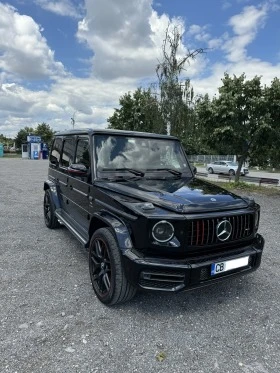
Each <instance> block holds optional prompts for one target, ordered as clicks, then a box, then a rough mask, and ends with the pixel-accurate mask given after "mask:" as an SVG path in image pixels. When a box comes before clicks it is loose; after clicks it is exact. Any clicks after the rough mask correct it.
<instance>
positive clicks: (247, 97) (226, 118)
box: [197, 74, 273, 181]
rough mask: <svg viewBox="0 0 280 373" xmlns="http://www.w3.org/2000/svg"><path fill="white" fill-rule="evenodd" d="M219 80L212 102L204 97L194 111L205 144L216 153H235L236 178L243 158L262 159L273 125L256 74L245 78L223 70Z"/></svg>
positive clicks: (259, 161) (259, 79) (237, 178)
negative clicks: (217, 93)
mask: <svg viewBox="0 0 280 373" xmlns="http://www.w3.org/2000/svg"><path fill="white" fill-rule="evenodd" d="M222 82H223V85H222V86H221V87H220V88H219V97H218V98H216V97H214V98H213V100H212V102H211V101H210V100H209V98H207V97H205V98H204V99H203V100H201V102H200V103H199V105H198V110H197V112H198V115H199V118H200V122H203V123H204V125H205V131H204V141H205V142H206V144H207V145H209V146H210V147H212V148H213V149H215V150H216V151H218V152H220V153H224V152H226V154H230V153H231V154H235V155H236V157H237V161H238V169H237V172H236V175H235V181H238V180H239V175H240V170H241V167H242V164H243V162H244V161H245V160H246V159H248V158H249V159H250V160H253V161H254V162H255V163H259V164H260V163H264V157H263V152H264V151H266V149H267V147H268V146H269V144H270V142H271V141H272V134H273V126H272V123H271V122H270V121H269V118H270V114H269V111H268V106H267V98H266V96H265V90H264V88H263V87H262V86H261V78H260V77H258V76H256V77H254V78H253V79H252V80H246V77H245V74H242V75H241V76H240V77H237V76H235V75H234V76H233V78H231V77H230V76H229V75H228V74H225V75H224V78H223V79H222Z"/></svg>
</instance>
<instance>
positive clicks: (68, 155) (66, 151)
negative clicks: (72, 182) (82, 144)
mask: <svg viewBox="0 0 280 373" xmlns="http://www.w3.org/2000/svg"><path fill="white" fill-rule="evenodd" d="M74 153H75V139H74V138H73V137H69V138H66V139H65V140H64V142H63V150H62V158H61V165H62V166H63V167H69V166H70V165H71V164H72V163H73V160H74Z"/></svg>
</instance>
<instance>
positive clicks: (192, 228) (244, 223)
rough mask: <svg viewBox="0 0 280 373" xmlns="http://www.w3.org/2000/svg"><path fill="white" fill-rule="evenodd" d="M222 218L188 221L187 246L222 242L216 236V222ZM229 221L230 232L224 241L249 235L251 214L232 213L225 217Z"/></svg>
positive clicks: (251, 222) (251, 221)
mask: <svg viewBox="0 0 280 373" xmlns="http://www.w3.org/2000/svg"><path fill="white" fill-rule="evenodd" d="M222 220H224V218H222V217H220V218H212V219H194V220H192V221H189V222H188V229H187V242H188V245H189V246H207V245H215V244H218V243H222V241H220V240H219V239H218V237H217V233H216V227H217V224H218V223H219V222H220V221H222ZM225 220H228V221H229V222H230V223H231V226H232V232H231V235H230V237H229V238H228V239H227V240H226V241H224V242H230V241H236V240H240V239H242V238H246V237H249V236H250V235H251V234H252V233H253V224H254V221H253V215H252V214H242V215H232V216H228V217H226V218H225Z"/></svg>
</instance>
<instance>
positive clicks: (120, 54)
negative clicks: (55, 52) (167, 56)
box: [77, 0, 183, 79]
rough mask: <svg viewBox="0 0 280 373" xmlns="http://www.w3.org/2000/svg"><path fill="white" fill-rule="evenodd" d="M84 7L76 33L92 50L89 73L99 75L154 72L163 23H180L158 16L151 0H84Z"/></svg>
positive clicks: (166, 24) (162, 35) (135, 74)
mask: <svg viewBox="0 0 280 373" xmlns="http://www.w3.org/2000/svg"><path fill="white" fill-rule="evenodd" d="M85 9H86V16H85V18H84V19H83V20H82V21H80V22H79V27H78V33H77V37H78V39H79V40H80V41H81V42H85V43H86V45H87V46H88V47H89V48H90V49H91V50H92V51H93V52H94V57H93V73H94V75H95V76H98V77H100V78H102V79H114V78H116V77H120V76H126V77H131V78H136V79H137V78H142V77H146V76H151V75H154V73H155V66H156V64H157V61H158V59H160V56H161V46H162V42H163V39H164V36H165V31H166V28H167V26H168V25H169V24H171V27H172V25H174V24H183V22H182V21H181V20H180V19H178V18H174V19H170V18H169V17H168V16H167V15H166V14H162V15H161V16H159V15H158V14H157V12H155V11H154V10H153V8H152V0H119V1H117V2H116V1H115V0H107V1H104V0H95V1H90V0H86V1H85ZM97 15H98V16H97Z"/></svg>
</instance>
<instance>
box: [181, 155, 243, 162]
mask: <svg viewBox="0 0 280 373" xmlns="http://www.w3.org/2000/svg"><path fill="white" fill-rule="evenodd" d="M188 159H189V161H191V162H194V163H204V164H206V163H211V162H215V161H232V162H235V161H236V156H235V155H217V154H216V155H188Z"/></svg>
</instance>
